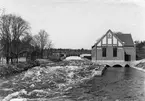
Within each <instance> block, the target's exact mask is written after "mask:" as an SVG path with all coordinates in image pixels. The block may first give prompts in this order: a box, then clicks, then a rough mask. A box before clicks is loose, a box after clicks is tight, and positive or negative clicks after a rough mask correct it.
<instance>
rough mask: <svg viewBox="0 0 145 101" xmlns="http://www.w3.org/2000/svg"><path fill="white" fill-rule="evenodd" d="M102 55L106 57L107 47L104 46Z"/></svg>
mask: <svg viewBox="0 0 145 101" xmlns="http://www.w3.org/2000/svg"><path fill="white" fill-rule="evenodd" d="M102 57H106V47H103V48H102Z"/></svg>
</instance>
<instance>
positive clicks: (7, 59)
mask: <svg viewBox="0 0 145 101" xmlns="http://www.w3.org/2000/svg"><path fill="white" fill-rule="evenodd" d="M6 62H7V64H9V57H8V56H7V57H6Z"/></svg>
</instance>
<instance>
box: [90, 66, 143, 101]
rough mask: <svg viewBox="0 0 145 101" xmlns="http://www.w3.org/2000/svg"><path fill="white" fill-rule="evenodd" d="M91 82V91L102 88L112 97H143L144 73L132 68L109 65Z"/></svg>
mask: <svg viewBox="0 0 145 101" xmlns="http://www.w3.org/2000/svg"><path fill="white" fill-rule="evenodd" d="M92 83H93V85H92V86H93V87H92V89H93V91H95V90H100V89H103V91H104V92H106V93H107V94H108V95H109V96H111V97H112V99H115V98H120V99H122V100H124V99H127V100H125V101H134V99H138V100H136V101H144V100H141V99H142V98H143V99H145V73H144V72H142V71H138V70H136V69H134V68H129V67H123V68H120V67H119V68H118V67H109V68H107V70H106V71H105V73H104V75H103V76H102V77H96V78H95V79H94V80H93V81H92ZM102 96H103V95H102ZM113 97H114V98H113Z"/></svg>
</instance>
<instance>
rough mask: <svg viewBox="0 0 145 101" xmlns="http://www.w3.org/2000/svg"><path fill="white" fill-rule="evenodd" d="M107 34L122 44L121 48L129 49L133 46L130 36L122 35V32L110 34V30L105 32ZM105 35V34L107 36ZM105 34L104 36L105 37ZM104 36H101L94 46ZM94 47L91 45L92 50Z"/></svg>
mask: <svg viewBox="0 0 145 101" xmlns="http://www.w3.org/2000/svg"><path fill="white" fill-rule="evenodd" d="M108 32H111V33H112V34H113V35H114V36H115V37H116V38H117V39H118V40H119V41H120V42H121V43H122V44H123V46H129V47H133V46H134V43H133V39H132V36H131V34H124V33H122V32H112V31H111V30H110V29H109V30H108V31H107V33H108ZM107 33H106V34H107ZM106 34H105V35H106ZM105 35H103V36H102V37H101V38H100V39H99V40H98V41H97V42H96V43H95V45H96V44H98V43H99V42H100V41H101V39H102V38H103V37H104V36H105ZM95 45H93V46H92V48H93V47H94V46H95Z"/></svg>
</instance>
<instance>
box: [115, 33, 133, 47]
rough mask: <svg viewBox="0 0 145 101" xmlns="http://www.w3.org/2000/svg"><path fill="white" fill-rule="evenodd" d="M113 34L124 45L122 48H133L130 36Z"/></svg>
mask: <svg viewBox="0 0 145 101" xmlns="http://www.w3.org/2000/svg"><path fill="white" fill-rule="evenodd" d="M113 33H114V34H115V35H116V36H117V37H118V38H119V39H120V40H121V41H122V42H123V43H124V46H134V43H133V39H132V36H131V34H123V33H121V32H113Z"/></svg>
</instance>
